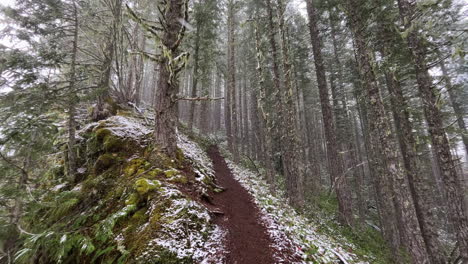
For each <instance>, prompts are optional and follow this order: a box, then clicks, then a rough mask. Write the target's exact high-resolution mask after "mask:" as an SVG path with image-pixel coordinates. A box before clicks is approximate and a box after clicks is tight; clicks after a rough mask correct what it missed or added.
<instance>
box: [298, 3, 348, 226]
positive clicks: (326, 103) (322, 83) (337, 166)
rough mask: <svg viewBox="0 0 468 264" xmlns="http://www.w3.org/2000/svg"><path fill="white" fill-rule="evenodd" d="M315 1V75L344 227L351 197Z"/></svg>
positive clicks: (311, 23)
mask: <svg viewBox="0 0 468 264" xmlns="http://www.w3.org/2000/svg"><path fill="white" fill-rule="evenodd" d="M316 12H317V11H316V9H315V6H314V3H313V0H307V13H308V16H309V30H310V37H311V41H312V52H313V55H314V63H315V73H316V76H317V83H318V88H319V96H320V105H321V107H322V117H323V122H324V129H325V138H326V146H327V156H328V170H329V172H330V181H331V184H332V186H334V188H335V190H336V194H337V198H338V210H339V217H338V219H339V221H340V223H342V224H344V225H351V224H352V223H353V217H352V207H351V203H350V202H351V197H350V193H349V192H348V191H347V188H346V187H347V186H346V180H345V178H346V175H345V174H344V171H343V163H342V160H341V159H340V157H339V154H338V152H339V150H338V145H337V144H338V141H337V136H336V128H335V125H334V122H333V112H332V107H331V104H330V99H329V94H328V87H327V80H326V75H325V66H324V62H323V58H322V43H321V38H320V35H319V30H318V26H317V13H316Z"/></svg>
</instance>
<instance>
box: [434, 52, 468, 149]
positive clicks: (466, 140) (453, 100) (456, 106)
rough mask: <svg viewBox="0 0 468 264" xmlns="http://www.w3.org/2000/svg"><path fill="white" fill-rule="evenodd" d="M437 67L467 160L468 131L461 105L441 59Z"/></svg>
mask: <svg viewBox="0 0 468 264" xmlns="http://www.w3.org/2000/svg"><path fill="white" fill-rule="evenodd" d="M439 65H440V69H441V70H442V74H443V78H444V80H445V86H446V89H447V91H448V94H449V99H450V104H451V105H452V107H453V112H454V113H455V117H456V118H457V124H458V128H459V129H460V132H461V133H460V134H461V137H462V141H463V145H464V146H465V153H466V154H465V155H466V157H467V158H468V130H467V128H466V124H465V119H464V118H465V113H463V108H462V104H461V103H460V101H459V100H458V98H457V95H456V91H455V90H454V87H453V85H452V81H451V80H450V75H449V74H448V71H447V68H446V67H445V62H444V60H443V59H441V61H440V63H439Z"/></svg>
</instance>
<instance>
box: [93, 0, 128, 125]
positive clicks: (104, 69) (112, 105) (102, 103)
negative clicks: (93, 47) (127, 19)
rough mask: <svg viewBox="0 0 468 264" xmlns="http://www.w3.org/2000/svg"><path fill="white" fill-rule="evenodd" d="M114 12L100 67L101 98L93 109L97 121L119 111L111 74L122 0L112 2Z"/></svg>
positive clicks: (99, 84) (94, 118)
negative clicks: (113, 92) (111, 84)
mask: <svg viewBox="0 0 468 264" xmlns="http://www.w3.org/2000/svg"><path fill="white" fill-rule="evenodd" d="M110 4H111V6H110V8H111V11H112V26H111V28H110V30H109V39H110V40H109V42H108V43H107V44H106V48H105V50H104V54H103V56H104V58H103V62H102V64H101V67H100V71H101V75H100V77H99V82H98V89H99V96H98V99H97V103H96V106H95V107H94V108H93V112H92V113H91V117H92V119H93V120H95V121H99V120H103V119H106V118H108V117H109V116H112V115H115V114H116V111H117V107H116V102H115V101H114V99H113V98H112V96H111V90H110V89H111V88H110V81H111V74H112V62H113V61H114V55H115V54H114V53H115V46H116V42H117V30H118V29H119V27H120V23H121V14H122V0H114V1H113V2H110Z"/></svg>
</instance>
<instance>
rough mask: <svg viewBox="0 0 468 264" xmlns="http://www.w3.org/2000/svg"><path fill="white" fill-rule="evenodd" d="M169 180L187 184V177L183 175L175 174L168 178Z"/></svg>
mask: <svg viewBox="0 0 468 264" xmlns="http://www.w3.org/2000/svg"><path fill="white" fill-rule="evenodd" d="M169 181H170V182H173V183H182V184H187V182H188V179H187V177H185V176H184V175H180V174H179V175H176V176H174V177H172V178H170V179H169Z"/></svg>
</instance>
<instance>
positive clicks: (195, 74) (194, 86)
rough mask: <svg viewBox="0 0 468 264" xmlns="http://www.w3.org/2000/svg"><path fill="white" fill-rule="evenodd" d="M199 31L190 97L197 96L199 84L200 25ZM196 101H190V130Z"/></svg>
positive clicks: (196, 35)
mask: <svg viewBox="0 0 468 264" xmlns="http://www.w3.org/2000/svg"><path fill="white" fill-rule="evenodd" d="M196 30H197V32H196V33H195V54H194V55H193V82H192V88H191V90H190V97H192V98H195V97H196V96H197V84H198V67H199V57H200V26H199V25H198V26H197V29H196ZM196 103H197V102H196V101H192V102H189V105H190V106H189V111H188V115H189V119H188V128H189V130H190V131H192V130H193V120H194V118H195V105H196Z"/></svg>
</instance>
